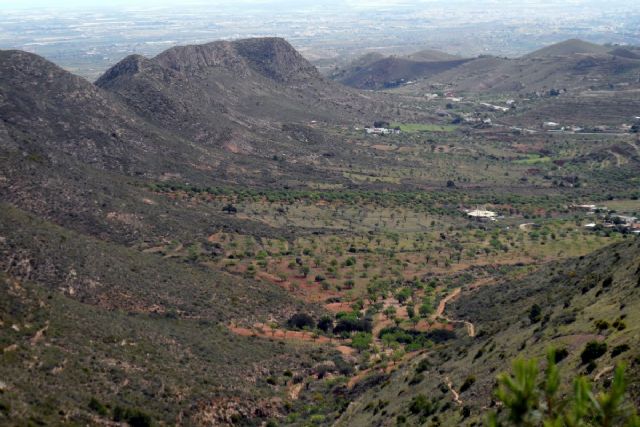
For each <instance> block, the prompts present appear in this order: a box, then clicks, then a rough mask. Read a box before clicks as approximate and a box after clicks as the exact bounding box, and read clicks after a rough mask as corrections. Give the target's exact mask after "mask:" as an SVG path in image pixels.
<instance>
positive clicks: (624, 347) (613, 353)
mask: <svg viewBox="0 0 640 427" xmlns="http://www.w3.org/2000/svg"><path fill="white" fill-rule="evenodd" d="M629 349H630V347H629V345H627V344H620V345H617V346H615V347H613V349H612V350H611V357H616V356H618V355H619V354H622V353H624V352H625V351H627V350H629Z"/></svg>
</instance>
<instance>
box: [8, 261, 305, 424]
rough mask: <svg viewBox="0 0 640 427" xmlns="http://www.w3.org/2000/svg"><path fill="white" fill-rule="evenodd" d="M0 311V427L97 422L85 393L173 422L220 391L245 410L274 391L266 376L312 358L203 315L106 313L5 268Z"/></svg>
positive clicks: (194, 411) (111, 404) (300, 350)
mask: <svg viewBox="0 0 640 427" xmlns="http://www.w3.org/2000/svg"><path fill="white" fill-rule="evenodd" d="M0 316H1V318H2V322H3V326H2V334H0V347H2V348H4V349H8V350H5V351H4V352H3V353H1V354H0V358H1V360H2V363H0V379H2V381H3V382H4V383H5V385H6V390H4V392H3V393H0V407H1V408H3V409H2V410H0V424H3V423H5V422H9V420H11V423H12V425H17V424H22V423H24V424H25V425H26V424H27V423H28V422H35V423H45V424H57V423H60V422H63V421H66V422H73V423H78V424H85V423H87V422H91V423H95V422H97V420H96V419H94V417H98V414H96V413H92V411H90V410H89V408H88V404H89V401H90V399H91V397H95V398H96V399H97V400H98V401H100V402H102V403H103V404H104V405H107V406H109V407H110V408H114V407H115V406H121V407H124V408H138V409H142V410H143V411H144V412H145V413H147V414H149V415H150V416H151V417H152V419H153V420H155V421H161V422H166V423H168V424H173V423H175V422H176V420H177V419H178V417H180V416H182V417H184V418H185V419H187V420H188V419H190V418H192V417H194V416H196V414H197V413H198V404H201V402H203V401H207V400H210V399H214V398H216V397H220V396H234V397H240V398H242V399H245V400H246V402H245V404H246V406H247V407H248V408H250V407H251V405H252V404H258V402H259V401H260V400H261V399H269V398H271V397H272V396H273V395H274V394H276V392H277V387H273V386H271V385H269V384H267V383H266V381H265V377H266V375H265V374H268V373H272V374H273V375H278V374H280V375H281V374H282V372H283V371H285V370H287V369H292V370H295V369H296V368H298V367H299V366H300V364H301V361H305V360H307V361H308V360H310V356H309V348H304V347H295V346H291V345H282V344H283V343H277V342H271V341H268V340H260V339H253V338H251V337H240V336H237V335H234V334H232V333H230V332H229V331H227V330H226V329H225V328H224V327H222V326H220V325H217V324H215V323H213V322H209V321H204V320H200V321H198V320H193V319H178V318H173V317H165V316H158V315H146V314H126V313H124V312H122V311H107V310H102V309H100V308H97V307H95V306H90V305H86V304H82V303H80V302H78V301H76V300H74V299H71V298H68V297H66V296H63V295H61V294H59V293H55V292H54V293H50V292H48V291H46V290H44V289H42V288H41V287H39V286H38V285H34V284H33V283H29V282H22V281H18V280H15V279H10V278H8V277H7V276H6V275H4V274H3V275H2V276H1V277H0ZM13 325H16V327H17V328H19V330H14V329H13V328H12V326H13ZM47 326H48V329H46V332H45V333H44V336H43V337H42V339H41V340H36V339H34V337H35V336H36V334H37V331H38V330H40V329H43V328H45V327H47ZM13 346H15V347H13ZM308 363H310V362H308ZM109 412H111V410H110V411H109ZM110 415H111V414H110V413H109V414H107V415H106V416H105V417H109V416H110ZM103 418H104V417H103Z"/></svg>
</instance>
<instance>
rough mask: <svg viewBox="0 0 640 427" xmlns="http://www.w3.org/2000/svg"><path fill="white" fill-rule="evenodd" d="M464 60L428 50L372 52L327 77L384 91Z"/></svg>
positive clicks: (425, 76) (456, 64) (436, 72)
mask: <svg viewBox="0 0 640 427" xmlns="http://www.w3.org/2000/svg"><path fill="white" fill-rule="evenodd" d="M467 61H469V60H468V59H464V58H460V57H456V56H454V55H448V54H446V53H443V52H437V51H432V50H427V51H420V52H416V53H414V54H412V55H409V56H407V57H398V56H382V55H379V54H375V53H373V54H367V55H365V56H363V57H361V58H358V59H356V60H355V61H353V62H352V63H350V64H348V65H346V66H345V67H343V68H340V69H338V70H335V71H334V72H333V73H332V74H331V76H330V78H331V79H333V80H335V81H338V82H340V83H342V84H344V85H347V86H351V87H354V88H358V89H388V88H392V87H396V86H401V85H404V84H406V83H408V82H410V81H414V80H417V79H426V78H429V77H432V76H434V75H437V74H439V73H442V72H444V71H446V70H450V69H452V68H456V67H458V66H459V65H462V64H464V63H465V62H467Z"/></svg>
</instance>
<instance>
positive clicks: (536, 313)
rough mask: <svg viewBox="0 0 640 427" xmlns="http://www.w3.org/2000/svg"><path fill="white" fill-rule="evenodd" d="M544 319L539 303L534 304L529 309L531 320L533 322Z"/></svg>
mask: <svg viewBox="0 0 640 427" xmlns="http://www.w3.org/2000/svg"><path fill="white" fill-rule="evenodd" d="M540 319H542V309H541V308H540V306H539V305H538V304H533V305H532V306H531V309H529V320H530V321H531V323H538V322H539V321H540Z"/></svg>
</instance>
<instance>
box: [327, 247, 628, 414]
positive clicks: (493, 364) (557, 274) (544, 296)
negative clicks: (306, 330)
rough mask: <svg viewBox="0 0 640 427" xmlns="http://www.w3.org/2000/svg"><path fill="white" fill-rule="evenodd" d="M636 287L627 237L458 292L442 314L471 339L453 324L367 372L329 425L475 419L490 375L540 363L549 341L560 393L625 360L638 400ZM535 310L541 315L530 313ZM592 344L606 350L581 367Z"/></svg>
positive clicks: (486, 398)
mask: <svg viewBox="0 0 640 427" xmlns="http://www.w3.org/2000/svg"><path fill="white" fill-rule="evenodd" d="M639 287H640V240H639V239H633V238H632V239H628V240H627V241H625V242H622V243H619V244H616V245H614V246H611V247H607V248H606V249H604V250H601V251H598V252H596V253H594V254H591V255H588V256H585V257H580V258H578V259H573V260H569V261H565V262H562V263H553V264H551V265H548V266H546V267H544V268H542V269H540V270H539V271H537V272H535V273H533V274H531V275H530V276H528V277H526V278H524V279H521V280H518V281H509V282H504V283H499V284H496V285H486V286H481V287H479V288H476V289H470V290H468V291H463V292H462V295H461V296H460V297H459V298H458V299H457V300H456V301H455V302H454V304H453V308H452V310H450V312H449V313H448V314H447V316H448V317H449V318H451V319H462V320H464V321H466V322H468V324H472V325H474V327H475V331H474V332H475V334H474V335H475V336H472V337H470V336H469V334H468V331H469V329H468V327H466V328H465V325H464V324H462V323H458V324H457V325H459V326H458V327H457V329H456V331H457V332H456V335H457V337H456V338H455V339H452V340H449V341H445V342H443V343H441V344H439V345H436V346H434V347H433V348H432V349H430V350H429V351H426V352H424V354H422V355H418V356H417V357H415V358H414V359H413V360H412V361H411V362H410V363H407V364H404V365H401V366H400V367H398V368H397V369H395V370H394V371H392V372H391V373H384V372H375V371H373V372H371V373H370V374H369V377H368V378H363V379H362V380H361V381H362V383H363V384H368V387H366V386H363V387H362V388H359V387H358V386H355V387H354V388H353V390H352V393H353V394H354V395H353V396H350V398H351V399H352V403H351V404H350V405H349V407H348V409H347V410H346V411H345V412H344V414H343V415H342V417H341V418H340V419H339V421H338V422H337V423H336V425H337V426H369V425H383V424H384V423H385V420H389V419H403V420H405V421H404V422H405V423H407V425H417V424H424V423H429V422H430V423H437V424H438V425H442V426H458V425H482V423H483V422H484V420H485V417H486V415H487V411H488V410H490V409H493V408H496V404H495V401H494V397H493V395H492V390H493V388H494V386H495V383H496V381H495V379H496V375H497V374H498V373H500V372H507V371H509V370H510V364H511V361H513V360H514V359H516V358H518V357H526V358H531V357H537V358H538V359H539V360H543V359H544V356H545V352H546V349H547V348H548V347H550V346H555V347H556V348H557V349H559V350H562V352H561V353H562V355H563V356H562V357H563V358H562V361H561V362H560V369H561V372H562V381H563V383H564V386H563V387H564V388H563V390H564V389H566V388H568V387H569V384H570V382H571V380H572V379H573V378H575V377H576V376H577V375H579V374H586V375H588V376H589V377H590V378H591V379H592V380H593V381H595V383H596V385H597V386H598V387H606V384H607V383H608V382H609V381H610V377H611V372H612V368H613V365H614V364H616V363H620V362H624V363H626V364H627V366H628V369H627V374H628V381H629V384H630V389H629V393H630V396H631V401H632V402H633V403H634V404H635V405H638V404H639V403H640V387H639V382H638V381H639V380H640V365H639V364H638V357H640V353H639V352H638V348H637V346H635V345H634V342H635V340H636V337H637V334H638V333H639V332H640V328H639V326H638V325H639V323H638V321H639V320H640V293H639V292H638V289H639ZM534 306H536V307H538V308H540V313H539V314H536V315H535V316H532V315H530V313H532V310H533V309H532V307H534ZM447 311H449V310H447ZM605 324H606V325H607V326H606V327H604V329H603V326H598V325H605ZM612 325H614V326H612ZM590 341H598V342H600V343H605V344H606V349H607V350H606V351H605V353H604V354H602V355H601V356H599V357H598V358H597V359H596V362H595V364H593V365H589V366H587V364H586V363H584V362H583V361H582V360H581V353H582V351H583V350H584V349H585V347H586V344H587V343H588V342H590ZM358 393H362V394H361V395H360V396H358ZM419 395H423V396H426V399H425V403H424V405H423V406H422V407H418V408H417V410H415V405H413V406H412V402H415V400H416V399H417V397H418V396H419ZM423 408H424V409H423Z"/></svg>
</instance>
